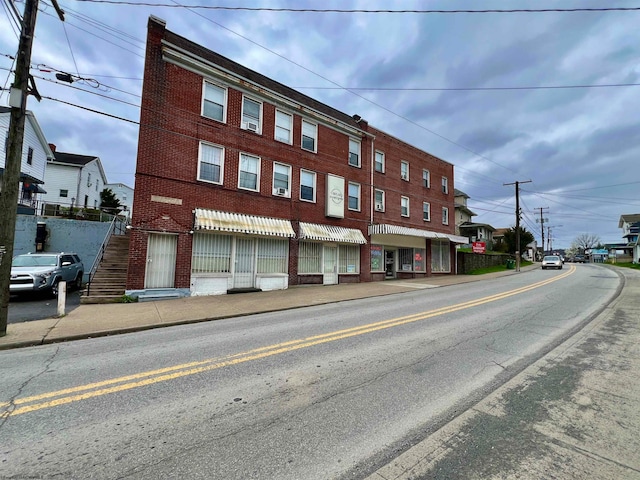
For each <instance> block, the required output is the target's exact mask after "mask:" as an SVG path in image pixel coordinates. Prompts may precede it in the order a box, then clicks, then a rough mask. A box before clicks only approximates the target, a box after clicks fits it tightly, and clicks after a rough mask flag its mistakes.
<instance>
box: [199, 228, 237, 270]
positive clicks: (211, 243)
mask: <svg viewBox="0 0 640 480" xmlns="http://www.w3.org/2000/svg"><path fill="white" fill-rule="evenodd" d="M232 240H233V237H231V236H229V235H216V234H211V233H194V234H193V248H192V253H191V273H229V272H230V271H231V241H232Z"/></svg>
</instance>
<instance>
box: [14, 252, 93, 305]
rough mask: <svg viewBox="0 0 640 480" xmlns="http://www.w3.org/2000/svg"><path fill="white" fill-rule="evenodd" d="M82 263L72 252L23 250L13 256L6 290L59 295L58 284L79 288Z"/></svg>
mask: <svg viewBox="0 0 640 480" xmlns="http://www.w3.org/2000/svg"><path fill="white" fill-rule="evenodd" d="M83 275H84V265H83V263H82V260H80V257H79V256H78V255H77V254H75V253H68V252H58V253H49V252H47V253H25V254H23V255H17V256H15V257H13V261H12V262H11V282H10V285H9V292H10V293H11V294H21V293H27V292H47V293H50V294H51V295H52V296H57V295H58V284H59V283H60V282H61V281H65V282H67V284H69V286H70V288H75V289H78V290H79V289H81V288H82V277H83Z"/></svg>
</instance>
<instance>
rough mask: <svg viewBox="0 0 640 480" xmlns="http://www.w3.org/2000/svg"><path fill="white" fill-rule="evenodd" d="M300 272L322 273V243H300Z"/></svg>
mask: <svg viewBox="0 0 640 480" xmlns="http://www.w3.org/2000/svg"><path fill="white" fill-rule="evenodd" d="M298 273H299V274H318V273H322V244H321V243H316V242H305V241H301V242H300V243H299V244H298Z"/></svg>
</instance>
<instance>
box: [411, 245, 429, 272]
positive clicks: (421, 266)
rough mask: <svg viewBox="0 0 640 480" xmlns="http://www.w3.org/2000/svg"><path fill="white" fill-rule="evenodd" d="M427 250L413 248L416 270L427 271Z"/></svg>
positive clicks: (414, 267)
mask: <svg viewBox="0 0 640 480" xmlns="http://www.w3.org/2000/svg"><path fill="white" fill-rule="evenodd" d="M426 260H427V251H426V250H425V249H424V248H414V249H413V270H414V271H416V272H426V271H427V269H426Z"/></svg>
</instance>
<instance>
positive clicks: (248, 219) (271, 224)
mask: <svg viewBox="0 0 640 480" xmlns="http://www.w3.org/2000/svg"><path fill="white" fill-rule="evenodd" d="M194 230H215V231H219V232H232V233H247V234H251V235H267V236H275V237H289V238H294V237H295V236H296V234H295V232H294V231H293V227H292V226H291V222H290V221H289V220H284V219H281V218H269V217H258V216H255V215H244V214H241V213H232V212H220V211H217V210H207V209H204V208H196V210H195V225H194Z"/></svg>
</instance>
